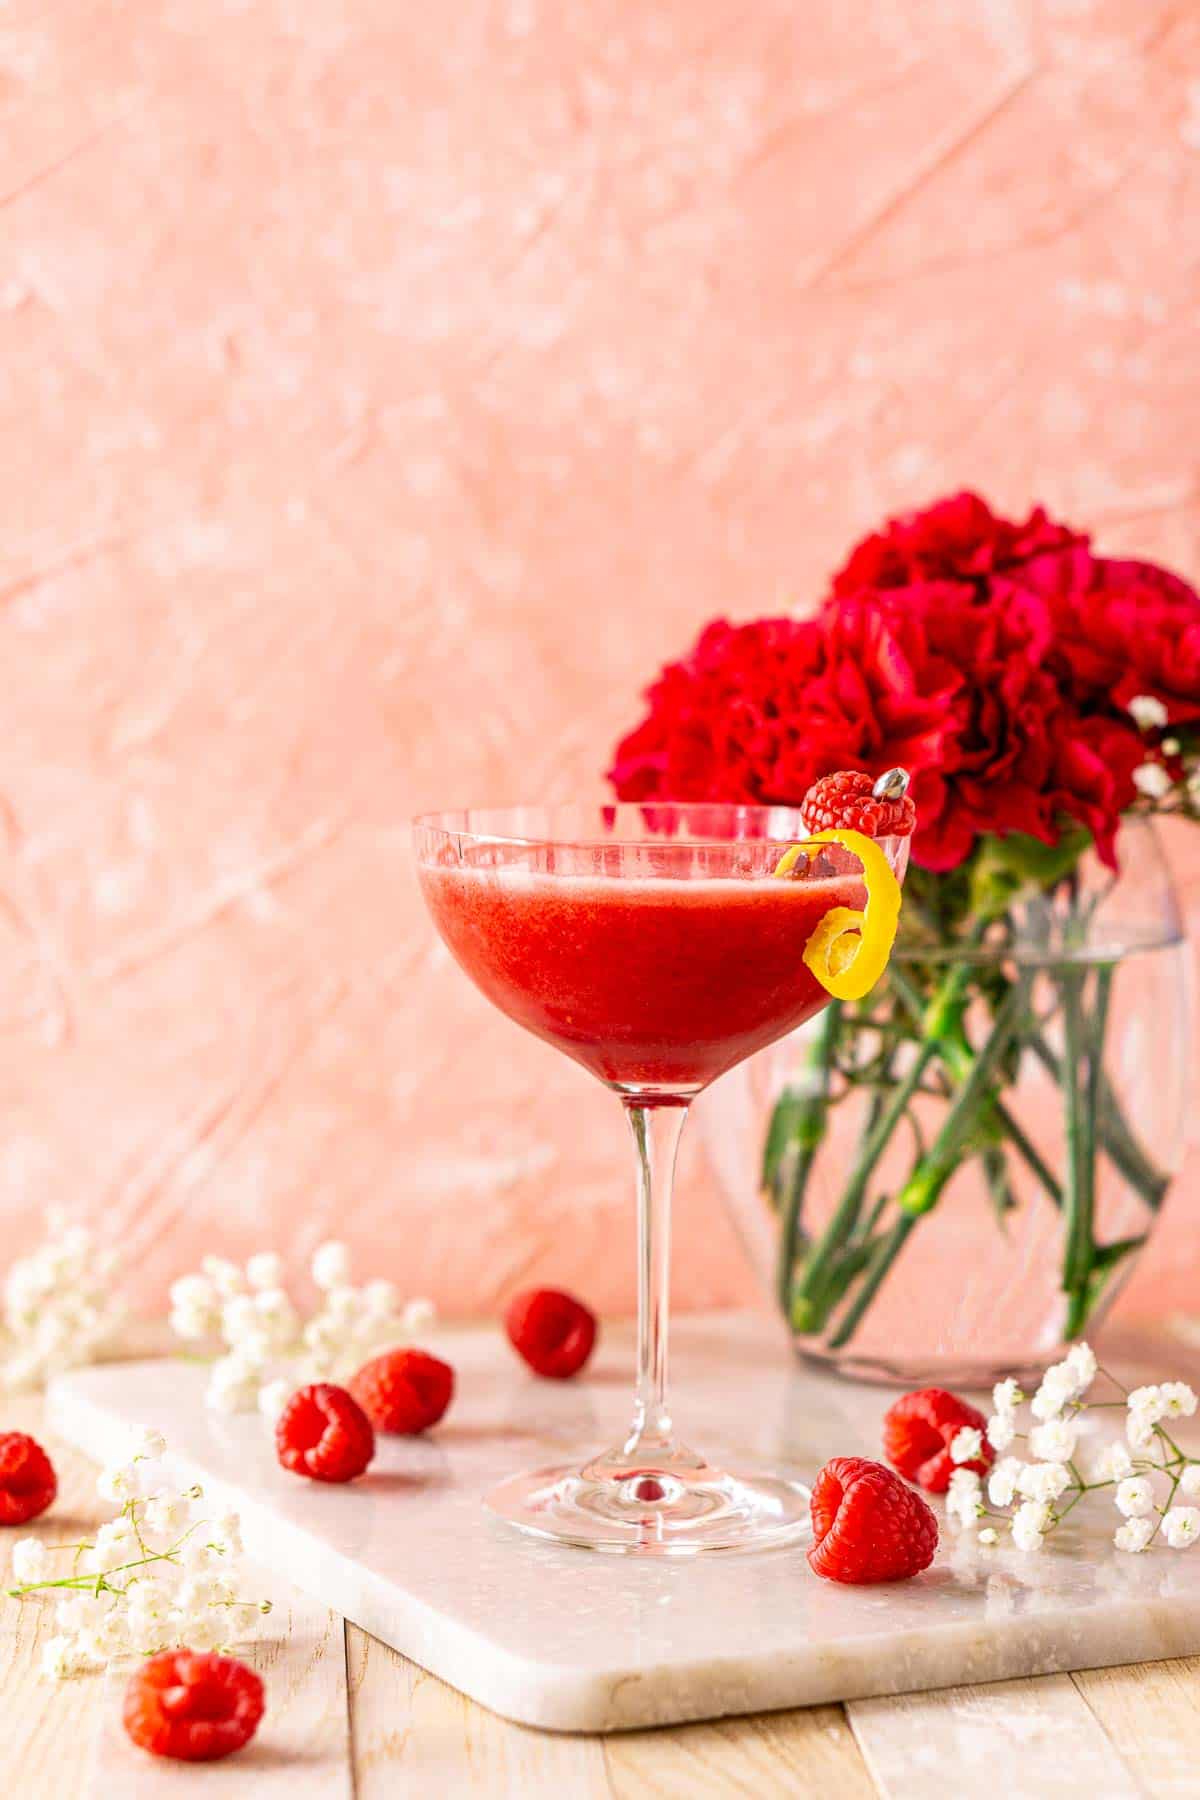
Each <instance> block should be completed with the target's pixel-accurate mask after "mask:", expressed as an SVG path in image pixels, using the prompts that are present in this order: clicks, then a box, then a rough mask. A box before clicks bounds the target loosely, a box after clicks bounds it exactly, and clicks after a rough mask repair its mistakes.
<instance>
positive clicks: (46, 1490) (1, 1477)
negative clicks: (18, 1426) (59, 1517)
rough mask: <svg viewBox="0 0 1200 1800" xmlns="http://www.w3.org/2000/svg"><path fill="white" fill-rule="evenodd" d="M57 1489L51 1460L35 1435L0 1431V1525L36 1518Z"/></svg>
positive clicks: (23, 1522)
mask: <svg viewBox="0 0 1200 1800" xmlns="http://www.w3.org/2000/svg"><path fill="white" fill-rule="evenodd" d="M57 1492H58V1476H57V1475H56V1474H55V1473H54V1464H53V1463H52V1462H51V1461H50V1458H49V1457H48V1456H47V1455H46V1452H45V1451H44V1450H43V1449H42V1446H41V1445H40V1444H39V1443H38V1441H37V1439H36V1438H31V1437H26V1436H25V1433H24V1432H23V1431H5V1432H3V1433H0V1525H24V1524H25V1523H26V1521H27V1520H29V1519H36V1518H37V1516H38V1514H39V1513H44V1512H45V1510H46V1508H47V1507H48V1506H49V1505H50V1503H51V1501H52V1500H53V1499H54V1496H55V1494H57Z"/></svg>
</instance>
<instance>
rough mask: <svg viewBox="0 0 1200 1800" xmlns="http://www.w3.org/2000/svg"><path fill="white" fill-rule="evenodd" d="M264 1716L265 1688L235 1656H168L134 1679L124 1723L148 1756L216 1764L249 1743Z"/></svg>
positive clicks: (174, 1652) (168, 1652) (138, 1672)
mask: <svg viewBox="0 0 1200 1800" xmlns="http://www.w3.org/2000/svg"><path fill="white" fill-rule="evenodd" d="M262 1716H263V1684H262V1682H261V1680H260V1679H259V1677H258V1676H257V1675H256V1674H255V1673H254V1670H253V1669H251V1668H249V1667H247V1665H246V1664H245V1663H244V1662H238V1661H237V1660H236V1659H235V1658H234V1657H232V1656H201V1655H199V1654H198V1653H197V1652H195V1651H193V1650H164V1651H162V1652H161V1653H160V1654H159V1655H158V1656H152V1657H150V1659H149V1661H147V1662H144V1663H143V1664H142V1666H141V1668H140V1669H136V1670H135V1671H134V1673H133V1674H132V1675H131V1676H130V1677H129V1684H128V1686H127V1687H126V1689H125V1704H124V1707H123V1708H122V1714H121V1717H122V1720H123V1722H124V1725H125V1730H126V1731H127V1732H128V1734H129V1736H130V1737H131V1738H132V1739H133V1741H134V1743H135V1744H137V1745H138V1746H139V1748H141V1749H142V1750H149V1751H150V1753H151V1755H153V1756H170V1757H174V1758H175V1759H176V1760H177V1761H179V1762H215V1761H216V1759H217V1758H218V1757H220V1756H230V1755H232V1753H233V1751H235V1750H240V1749H241V1747H242V1745H243V1744H247V1743H249V1741H250V1739H251V1738H252V1737H253V1736H254V1733H255V1732H256V1731H257V1730H258V1724H259V1720H260V1719H261V1718H262Z"/></svg>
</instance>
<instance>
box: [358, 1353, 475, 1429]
mask: <svg viewBox="0 0 1200 1800" xmlns="http://www.w3.org/2000/svg"><path fill="white" fill-rule="evenodd" d="M350 1392H351V1393H352V1394H353V1396H354V1398H355V1399H356V1400H357V1401H358V1404H359V1405H360V1406H361V1407H362V1409H363V1411H364V1412H365V1413H366V1415H367V1417H368V1419H370V1421H371V1423H372V1425H373V1426H374V1427H375V1429H376V1431H390V1432H398V1433H400V1434H401V1435H402V1436H411V1435H412V1434H413V1433H415V1432H418V1431H427V1430H428V1429H429V1427H430V1426H431V1425H436V1424H437V1422H438V1420H439V1419H440V1418H441V1417H442V1415H443V1414H444V1413H445V1411H446V1408H447V1407H448V1406H449V1404H450V1402H451V1400H452V1399H453V1398H454V1370H453V1369H452V1368H451V1367H450V1364H449V1363H444V1362H442V1361H441V1360H440V1359H439V1358H438V1357H436V1356H430V1355H428V1354H427V1353H426V1352H425V1351H424V1350H389V1351H387V1352H386V1354H385V1355H383V1356H373V1357H372V1358H371V1360H370V1362H368V1363H364V1364H363V1366H362V1368H361V1369H360V1370H359V1371H358V1374H357V1375H355V1377H354V1379H353V1380H352V1381H351V1383H350Z"/></svg>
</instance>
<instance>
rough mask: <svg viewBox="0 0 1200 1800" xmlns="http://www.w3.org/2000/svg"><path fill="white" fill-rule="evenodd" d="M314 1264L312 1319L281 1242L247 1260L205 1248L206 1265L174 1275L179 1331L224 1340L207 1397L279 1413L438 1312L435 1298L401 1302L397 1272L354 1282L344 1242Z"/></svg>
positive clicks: (218, 1403)
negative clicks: (289, 1283)
mask: <svg viewBox="0 0 1200 1800" xmlns="http://www.w3.org/2000/svg"><path fill="white" fill-rule="evenodd" d="M311 1273H312V1278H313V1281H314V1282H315V1283H316V1286H317V1288H318V1290H319V1291H320V1295H321V1299H320V1303H319V1305H318V1307H317V1309H316V1311H315V1312H313V1313H312V1314H311V1315H310V1316H308V1317H307V1318H306V1317H304V1315H303V1314H302V1313H301V1311H300V1309H299V1308H298V1307H297V1306H296V1304H295V1302H294V1301H293V1300H292V1298H291V1296H290V1294H289V1293H288V1292H287V1290H286V1289H285V1288H284V1286H283V1259H282V1258H281V1257H280V1256H278V1255H277V1254H276V1253H275V1252H274V1251H261V1252H260V1253H259V1254H258V1255H257V1256H252V1257H251V1258H250V1260H249V1262H247V1264H246V1266H245V1268H244V1269H243V1268H239V1267H238V1265H237V1263H234V1262H229V1261H227V1260H226V1259H225V1258H224V1257H220V1256H206V1257H205V1258H204V1261H203V1263H202V1264H201V1269H200V1273H199V1274H196V1275H183V1276H181V1277H180V1278H179V1280H178V1281H176V1282H174V1283H173V1284H172V1287H171V1327H172V1329H173V1330H174V1331H175V1333H176V1334H177V1336H179V1337H181V1338H186V1339H188V1340H189V1341H190V1342H196V1341H204V1340H211V1339H214V1338H220V1339H222V1340H223V1342H224V1344H225V1353H224V1355H222V1356H220V1357H218V1358H217V1360H216V1362H215V1363H214V1364H213V1368H212V1373H211V1375H210V1377H209V1383H208V1389H207V1393H206V1396H205V1398H206V1400H207V1402H208V1404H209V1406H211V1407H213V1408H215V1409H216V1410H217V1411H218V1412H227V1413H234V1412H252V1411H253V1410H254V1408H255V1407H256V1406H257V1407H258V1408H259V1409H260V1411H262V1412H263V1413H264V1414H265V1415H266V1416H267V1417H268V1418H272V1419H273V1418H274V1417H276V1416H277V1414H278V1413H279V1412H280V1411H281V1410H282V1408H283V1406H284V1404H285V1403H286V1401H287V1399H288V1396H289V1395H290V1394H291V1393H292V1392H294V1390H295V1388H296V1387H297V1386H299V1385H300V1384H302V1383H303V1382H306V1381H323V1380H330V1379H333V1378H336V1377H338V1376H347V1375H350V1374H353V1372H354V1371H355V1370H356V1369H357V1368H358V1367H359V1365H360V1364H361V1363H362V1362H364V1361H365V1360H366V1358H367V1357H369V1356H371V1355H373V1354H374V1352H375V1351H377V1350H381V1349H383V1348H384V1347H385V1346H390V1345H393V1344H396V1343H399V1342H400V1341H401V1340H402V1339H404V1338H406V1337H410V1336H411V1335H412V1334H413V1333H414V1332H416V1331H421V1330H424V1329H425V1328H426V1327H428V1326H429V1325H430V1324H431V1323H432V1321H433V1317H434V1312H433V1307H432V1305H431V1304H430V1302H429V1301H428V1300H410V1301H409V1302H408V1303H407V1304H406V1305H403V1306H402V1305H401V1304H400V1299H399V1295H398V1294H397V1291H396V1288H395V1285H394V1284H393V1283H392V1282H390V1281H380V1280H377V1281H368V1282H365V1283H364V1284H363V1285H362V1286H361V1287H355V1286H354V1285H353V1284H352V1282H351V1279H350V1276H351V1269H350V1257H349V1253H348V1252H347V1249H346V1246H345V1245H344V1244H338V1243H327V1244H322V1245H321V1246H320V1247H319V1249H318V1250H317V1251H316V1252H315V1253H314V1255H313V1259H312V1264H311Z"/></svg>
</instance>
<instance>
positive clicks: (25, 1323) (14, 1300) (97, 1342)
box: [0, 1210, 125, 1392]
mask: <svg viewBox="0 0 1200 1800" xmlns="http://www.w3.org/2000/svg"><path fill="white" fill-rule="evenodd" d="M119 1267H120V1259H119V1257H118V1255H117V1253H116V1251H115V1250H109V1249H101V1248H100V1247H99V1246H98V1245H97V1243H96V1241H95V1239H94V1237H93V1236H92V1234H91V1232H90V1231H88V1230H87V1228H86V1227H85V1226H83V1225H72V1224H69V1223H68V1221H67V1220H66V1218H65V1217H64V1215H63V1214H62V1213H61V1212H59V1211H57V1210H51V1211H50V1212H48V1213H47V1215H46V1237H45V1241H44V1242H43V1243H41V1244H39V1246H38V1247H37V1249H36V1250H34V1251H32V1252H31V1254H30V1255H29V1256H24V1257H21V1258H20V1259H19V1260H18V1261H17V1262H15V1263H13V1265H12V1267H11V1268H10V1270H9V1271H8V1275H7V1277H6V1279H5V1282H4V1308H3V1325H2V1327H0V1386H3V1387H5V1388H7V1389H8V1390H9V1391H10V1392H16V1391H18V1390H20V1389H22V1388H36V1387H41V1386H42V1385H43V1383H44V1382H46V1381H47V1380H48V1379H49V1377H50V1376H51V1375H57V1374H58V1373H59V1372H60V1371H61V1370H63V1369H75V1368H78V1367H80V1366H81V1365H82V1364H83V1363H89V1362H94V1361H95V1360H96V1357H97V1356H98V1355H99V1354H100V1352H101V1351H102V1350H103V1349H104V1348H105V1346H106V1345H107V1344H108V1343H109V1341H110V1340H111V1338H112V1337H113V1334H114V1333H115V1331H116V1329H117V1327H118V1326H119V1325H120V1324H121V1322H122V1320H123V1319H124V1317H125V1308H124V1305H123V1304H122V1302H121V1301H120V1300H119V1299H118V1297H117V1295H116V1294H115V1292H114V1287H115V1282H116V1277H117V1274H118V1271H119Z"/></svg>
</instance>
